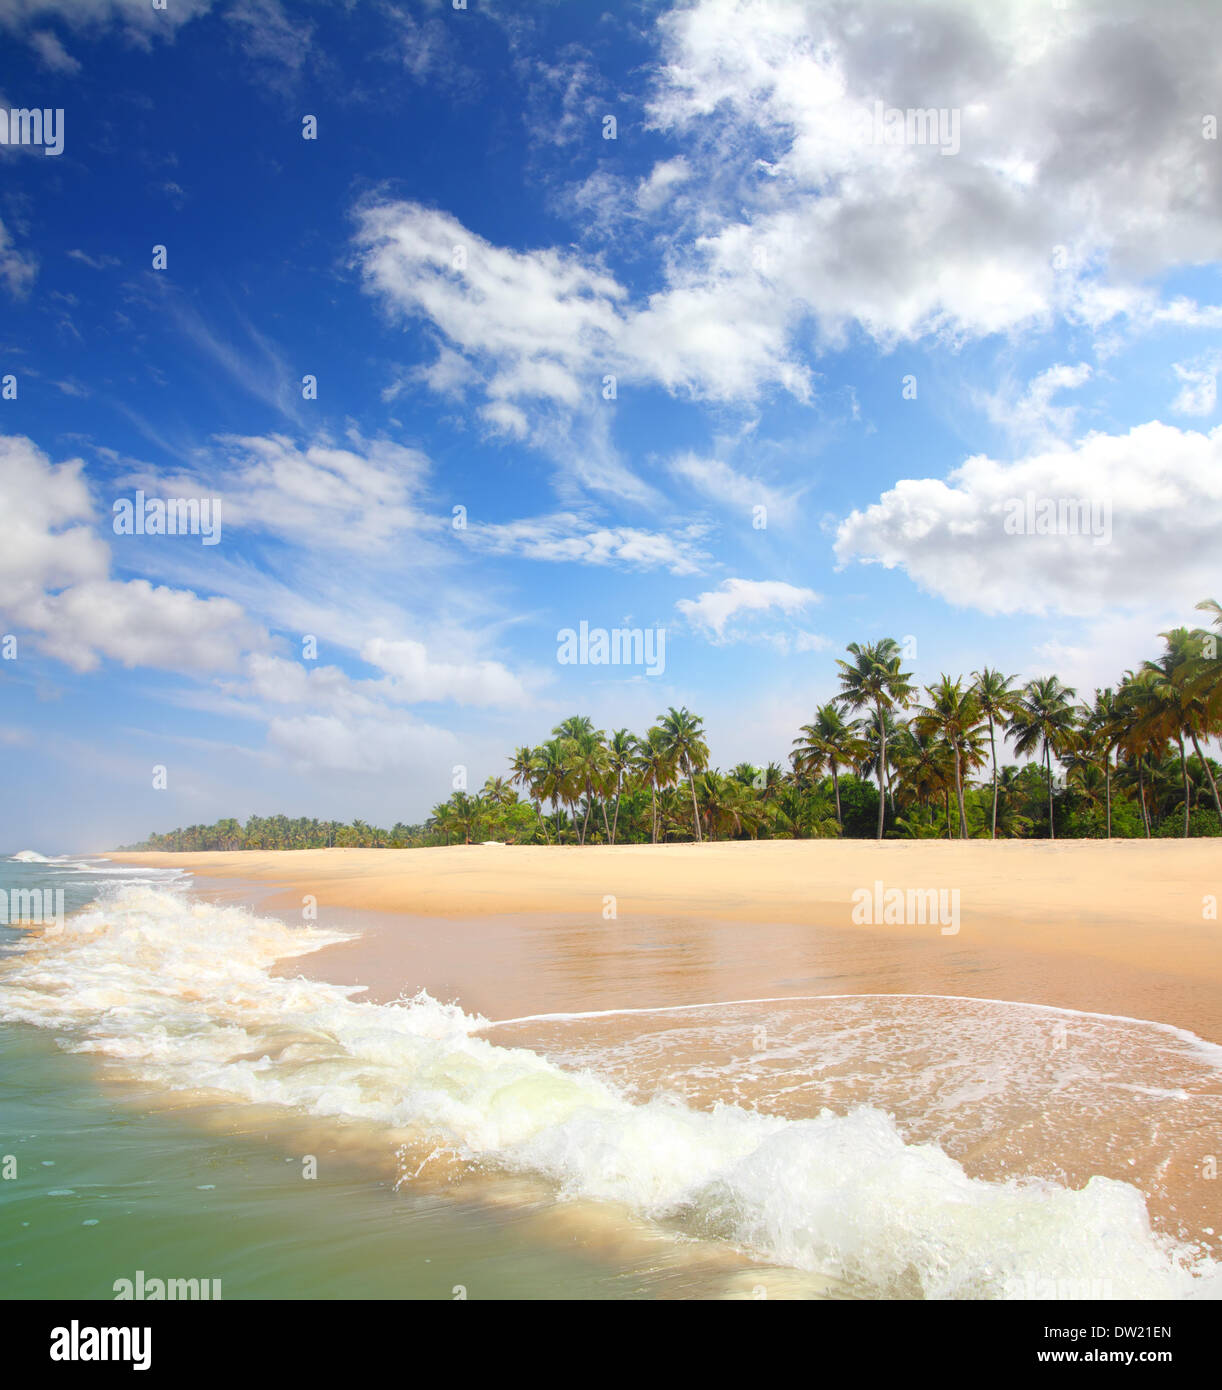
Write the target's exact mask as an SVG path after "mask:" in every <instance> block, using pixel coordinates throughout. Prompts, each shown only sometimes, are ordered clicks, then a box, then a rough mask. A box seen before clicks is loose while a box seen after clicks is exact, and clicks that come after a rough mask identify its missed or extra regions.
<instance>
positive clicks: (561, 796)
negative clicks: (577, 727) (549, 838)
mask: <svg viewBox="0 0 1222 1390" xmlns="http://www.w3.org/2000/svg"><path fill="white" fill-rule="evenodd" d="M534 763H535V788H536V795H537V796H538V797H539V799H540V800H541V801H550V802H551V803H552V811H553V813H554V815H555V817H556V843H557V844H559V843H560V833H561V832H560V803H561V802H562V801H564V800H565V799H566V798H567V795H568V789H569V779H570V771H569V761H568V749H567V748H566V746H565V741H564V740H563V739H559V738H553V739H549V740H548V742H546V743H543V744H540V746H539V747H538V748H536V749H535V757H534Z"/></svg>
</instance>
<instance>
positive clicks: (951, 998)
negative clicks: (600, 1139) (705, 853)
mask: <svg viewBox="0 0 1222 1390" xmlns="http://www.w3.org/2000/svg"><path fill="white" fill-rule="evenodd" d="M832 999H945V1000H947V1001H948V1002H950V1003H958V1004H1002V1005H1004V1006H1005V1007H1006V1008H1008V1009H1033V1010H1039V1011H1041V1012H1043V1013H1049V1014H1061V1015H1063V1016H1065V1017H1066V1018H1097V1019H1101V1020H1102V1021H1103V1022H1105V1023H1140V1024H1142V1025H1143V1026H1145V1027H1147V1028H1162V1029H1165V1030H1166V1031H1167V1032H1168V1033H1174V1034H1175V1036H1176V1037H1178V1038H1181V1039H1182V1040H1183V1041H1185V1042H1190V1043H1193V1044H1194V1045H1195V1046H1197V1047H1199V1048H1201V1049H1202V1050H1204V1051H1205V1052H1206V1053H1208V1054H1210V1055H1211V1056H1212V1055H1213V1054H1215V1053H1216V1054H1217V1056H1216V1057H1215V1058H1214V1060H1215V1061H1217V1062H1219V1063H1222V1044H1218V1043H1213V1042H1210V1041H1209V1040H1208V1039H1207V1038H1202V1037H1201V1036H1199V1034H1197V1033H1194V1032H1192V1031H1191V1029H1188V1028H1180V1027H1177V1026H1176V1024H1174V1023H1160V1022H1159V1021H1158V1019H1154V1018H1134V1017H1132V1015H1130V1014H1101V1013H1096V1012H1094V1011H1093V1010H1091V1009H1067V1008H1064V1007H1063V1006H1061V1005H1060V1004H1033V1003H1032V1002H1031V1001H1030V1000H1027V999H983V998H981V997H980V996H979V995H977V994H864V993H863V994H780V995H775V996H772V997H769V998H765V999H718V1000H714V1001H713V1002H711V1003H699V1004H660V1005H656V1006H654V1007H651V1008H645V1009H591V1010H589V1011H587V1012H585V1013H557V1014H523V1015H522V1017H521V1018H498V1019H494V1020H492V1021H488V1020H484V1021H483V1022H481V1023H480V1024H479V1026H478V1027H476V1028H474V1029H472V1030H471V1031H472V1032H474V1033H483V1032H486V1031H487V1030H488V1029H489V1028H508V1027H510V1026H511V1025H513V1024H515V1023H576V1022H579V1021H581V1020H582V1019H589V1018H616V1017H619V1016H622V1015H627V1014H685V1013H694V1012H695V1011H696V1010H697V1009H733V1008H736V1007H738V1006H739V1005H743V1004H810V1003H818V1002H819V1001H821V1000H832Z"/></svg>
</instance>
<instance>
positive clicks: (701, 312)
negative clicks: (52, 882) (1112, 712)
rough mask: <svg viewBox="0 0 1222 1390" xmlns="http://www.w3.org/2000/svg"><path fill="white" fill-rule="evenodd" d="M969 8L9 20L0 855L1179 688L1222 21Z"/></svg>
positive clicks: (274, 11) (67, 7) (1209, 452)
mask: <svg viewBox="0 0 1222 1390" xmlns="http://www.w3.org/2000/svg"><path fill="white" fill-rule="evenodd" d="M982 16H983V12H982V10H981V8H980V7H979V6H973V5H970V4H966V3H950V2H949V0H948V2H947V3H932V2H931V3H927V4H921V3H917V4H907V5H902V6H900V5H889V4H881V3H868V2H867V0H848V3H843V4H837V5H831V4H828V3H821V2H820V0H811V3H802V2H801V0H785V2H784V3H782V2H781V0H694V3H688V4H683V5H679V6H675V7H665V6H658V5H614V6H607V7H606V8H605V9H600V8H599V7H598V6H597V5H586V4H547V3H531V4H524V3H523V4H508V3H494V4H489V3H480V0H470V4H469V5H468V6H467V8H465V9H455V8H454V7H453V5H452V4H451V3H449V0H446V2H445V3H442V2H441V0H438V3H434V4H428V3H400V4H391V3H353V4H343V3H323V0H317V2H316V3H308V2H307V0H301V2H300V3H288V0H284V2H283V3H280V0H167V6H166V9H165V10H164V11H154V10H153V9H152V8H151V6H150V5H149V4H148V3H147V2H146V0H133V2H132V3H126V0H73V3H68V0H0V108H5V109H7V108H21V107H38V108H48V109H52V110H56V109H62V111H63V113H64V115H63V133H64V147H63V151H62V153H61V154H58V155H50V154H47V153H46V152H45V150H44V149H43V148H40V147H38V146H37V145H34V144H30V145H25V146H21V145H15V144H10V145H8V146H7V147H6V146H3V145H0V227H2V230H0V309H2V312H3V318H2V319H0V377H12V378H14V379H15V390H16V398H15V399H4V400H0V498H2V501H3V512H4V517H5V533H6V539H7V544H6V545H5V547H4V550H3V553H0V635H3V634H11V635H12V636H14V637H15V638H16V643H15V655H13V658H12V659H5V660H0V696H2V699H3V708H2V709H0V746H2V748H3V754H4V759H3V766H4V769H5V772H4V779H5V795H4V797H3V800H2V802H0V844H7V845H9V846H11V848H14V849H15V848H24V847H27V845H28V846H30V847H34V848H39V849H43V848H46V849H53V850H60V849H67V848H86V847H91V846H92V847H100V846H104V845H107V844H111V843H114V842H116V841H120V840H127V839H132V838H135V837H137V836H140V835H143V834H144V833H146V832H147V831H148V830H150V829H153V828H158V829H165V828H169V827H170V826H173V825H176V824H180V823H188V822H194V821H211V820H213V819H215V818H217V817H218V816H222V815H229V814H234V815H238V816H240V817H244V816H246V815H248V814H250V813H252V812H255V813H260V814H270V813H274V812H277V811H284V812H286V813H289V814H313V815H318V816H334V817H345V818H346V817H351V816H354V815H359V816H362V817H363V818H365V819H367V820H373V821H377V822H379V823H391V822H393V821H395V820H399V819H403V820H408V821H412V820H418V819H421V818H423V816H424V815H425V814H426V812H427V810H428V808H429V807H430V806H431V805H432V804H433V803H435V802H436V801H438V800H441V799H444V797H445V796H446V795H448V793H449V790H450V787H451V780H452V769H453V768H454V767H455V766H458V765H461V766H464V767H466V768H467V769H468V770H469V771H468V776H469V779H470V781H471V782H472V783H474V784H476V785H478V783H480V782H482V780H483V779H484V777H485V776H487V775H488V774H489V773H500V772H503V771H504V761H505V758H506V755H507V754H508V753H509V752H510V751H511V750H512V748H513V747H514V746H516V745H517V744H519V743H523V742H531V743H534V742H539V741H541V740H542V739H543V738H544V737H545V736H546V734H547V733H548V731H549V730H550V729H551V727H552V726H553V725H554V724H555V723H557V722H558V721H559V720H560V719H561V718H563V717H564V716H566V715H568V714H571V713H574V712H583V713H589V714H590V715H591V716H592V717H593V718H594V719H595V721H596V723H597V724H598V725H599V726H600V727H603V728H608V729H610V728H614V727H620V726H623V725H626V726H628V727H630V728H633V729H637V730H642V729H644V728H645V727H646V726H647V725H648V724H649V723H650V722H652V720H653V718H654V716H655V715H656V714H657V713H658V712H660V711H662V710H664V709H665V708H666V707H667V706H668V705H671V704H686V705H688V706H689V707H690V708H692V709H694V710H695V711H697V712H698V713H700V714H701V715H702V716H703V717H704V719H705V721H706V726H707V731H708V734H709V738H710V742H711V746H712V750H713V756H714V761H715V763H717V764H719V765H721V766H722V767H728V766H730V765H732V764H734V763H735V762H737V761H739V760H740V759H750V760H753V761H757V762H762V761H766V760H768V759H770V758H777V759H782V758H783V757H784V756H785V754H786V753H787V751H788V748H789V745H790V741H791V740H792V738H793V736H794V734H795V732H796V728H797V725H798V724H799V723H801V722H804V721H805V720H807V719H808V718H809V717H810V715H811V713H812V712H813V709H814V707H815V705H816V704H817V703H818V702H820V701H821V700H824V699H826V698H827V697H828V696H829V695H830V694H832V693H833V692H834V690H835V688H836V680H835V674H834V672H835V665H834V658H835V657H836V656H837V655H839V654H841V649H842V648H843V646H844V645H845V644H846V643H847V642H849V641H853V640H868V639H872V638H876V637H880V636H884V635H891V636H895V637H897V638H903V637H908V638H911V639H912V642H911V644H910V645H911V646H912V647H913V648H914V649H915V652H916V656H915V659H914V660H913V661H912V662H910V663H909V664H910V665H911V666H912V667H913V669H914V670H915V671H916V673H917V676H918V677H919V678H920V679H922V680H933V679H935V678H936V677H937V675H938V674H939V673H940V672H942V671H946V672H948V673H950V674H952V675H958V674H961V673H970V672H971V671H972V670H973V669H977V668H979V667H980V666H982V665H984V664H986V663H988V664H991V665H995V666H1000V667H1003V668H1004V669H1006V670H1007V671H1010V672H1014V673H1017V674H1019V675H1021V676H1024V677H1026V676H1031V675H1035V674H1042V673H1046V672H1048V671H1052V670H1055V671H1057V672H1058V673H1059V674H1061V675H1062V678H1063V679H1065V680H1067V681H1068V682H1069V683H1070V684H1073V685H1076V686H1078V687H1079V688H1080V689H1081V690H1082V691H1083V692H1084V693H1088V692H1089V690H1090V689H1092V688H1093V686H1094V685H1095V684H1102V683H1108V682H1110V681H1113V680H1115V679H1116V678H1117V677H1118V676H1119V674H1120V673H1121V672H1122V671H1123V669H1124V668H1125V667H1126V666H1132V665H1134V664H1136V663H1137V662H1139V661H1140V660H1141V659H1142V658H1143V657H1144V656H1147V655H1153V654H1155V652H1156V651H1157V649H1158V642H1157V638H1156V636H1155V634H1156V633H1157V632H1158V630H1159V629H1160V628H1164V627H1167V626H1169V625H1171V624H1173V623H1182V622H1191V621H1193V619H1194V617H1195V615H1194V613H1193V608H1192V606H1193V604H1194V603H1195V602H1196V601H1197V600H1198V599H1200V598H1202V597H1205V596H1206V595H1207V594H1210V593H1216V592H1217V590H1218V588H1219V584H1218V581H1217V574H1218V564H1217V555H1218V546H1219V543H1220V541H1222V466H1220V465H1222V431H1219V424H1218V412H1217V401H1216V379H1217V374H1218V371H1219V369H1220V368H1222V348H1220V339H1219V328H1220V327H1222V283H1220V280H1219V273H1218V270H1219V266H1218V263H1219V259H1220V257H1222V165H1220V161H1219V154H1218V150H1219V145H1218V142H1217V140H1216V139H1215V138H1212V136H1211V126H1210V118H1211V117H1216V115H1217V114H1219V113H1218V111H1217V105H1218V100H1219V98H1218V94H1219V92H1220V91H1222V84H1220V82H1219V79H1220V78H1222V56H1220V55H1222V50H1220V49H1219V46H1218V44H1217V42H1216V38H1217V20H1216V18H1212V17H1211V16H1210V10H1209V7H1208V6H1205V5H1196V4H1188V3H1180V4H1160V5H1157V6H1155V5H1151V4H1137V3H1121V4H1114V3H1110V4H1107V5H1091V4H1075V3H1060V4H1058V3H1052V0H1049V3H1048V4H1046V5H1045V4H1041V3H1037V2H1036V0H1030V3H1027V2H1024V3H1022V4H1017V3H1015V4H1000V3H999V4H997V5H995V6H990V7H989V11H988V22H987V24H986V23H985V22H984V20H983V17H982ZM876 102H882V103H883V104H884V108H890V109H896V110H899V111H901V112H903V113H906V112H908V111H910V110H913V109H917V108H919V109H921V110H934V111H938V112H941V113H946V114H947V116H948V117H949V115H950V114H952V113H953V119H954V121H955V123H956V126H955V128H956V130H957V132H958V134H957V139H956V141H955V146H956V147H955V148H954V150H953V151H952V150H951V149H950V148H949V147H948V146H947V145H946V142H943V144H942V145H938V144H934V145H930V144H927V143H926V144H920V143H917V142H916V141H915V140H914V141H907V140H906V141H905V142H903V143H896V144H883V143H878V142H876V141H872V140H869V139H863V138H862V135H861V129H862V128H861V127H860V126H859V125H857V126H855V125H854V121H855V119H856V118H857V116H858V113H860V112H862V111H867V112H872V111H873V110H874V105H875V103H876ZM307 116H313V117H315V118H316V120H317V139H314V140H307V139H303V121H304V119H305V118H306V117H307ZM608 117H614V122H615V128H614V135H615V138H614V139H608V138H605V137H606V135H607V134H608V133H610V126H609V123H608V121H607V118H608ZM154 246H164V247H165V248H166V265H165V267H164V268H163V269H154V267H153V248H154ZM307 375H309V376H313V377H314V378H316V381H317V398H316V399H306V398H304V397H303V387H302V381H303V378H304V377H306V376H307ZM608 377H613V378H614V398H613V399H607V398H606V397H607V394H608V390H607V387H606V381H607V378H608ZM906 382H907V383H908V389H907V390H905V383H906ZM914 387H915V396H914V389H913V388H914ZM138 489H140V490H143V491H144V492H145V494H146V495H147V496H149V497H159V498H204V499H211V498H219V499H220V500H221V503H222V533H221V540H220V543H219V544H216V545H211V546H205V545H203V544H202V541H201V538H200V537H199V536H191V535H176V536H148V535H145V536H130V535H116V534H115V532H114V528H113V525H112V521H113V512H112V508H113V504H114V502H115V501H116V499H120V498H134V497H135V495H136V492H137V490H138ZM1027 493H1032V494H1034V495H1035V496H1037V497H1051V498H1064V497H1070V498H1082V499H1092V500H1094V501H1096V502H1098V503H1100V504H1102V503H1106V505H1107V508H1108V518H1109V526H1108V534H1107V536H1106V538H1099V537H1083V536H1080V535H1078V536H1075V535H1049V536H1031V535H1019V536H1014V535H1007V534H1005V533H1004V532H1003V528H1002V526H1001V523H1000V517H1001V515H1002V512H1003V510H1004V506H1005V503H1006V501H1007V499H1009V498H1012V497H1015V496H1024V495H1026V494H1027ZM456 507H457V508H463V509H465V513H464V514H463V515H465V521H466V525H465V527H462V528H461V529H459V528H456V527H455V525H454V517H455V508H456ZM760 507H763V508H765V513H761V512H760V511H759V510H758V509H759V508H760ZM761 519H764V520H766V524H765V525H763V526H761V525H760V524H759V523H760V521H761ZM583 621H584V622H586V623H588V624H589V625H590V627H592V628H598V627H603V628H607V629H611V628H615V627H620V626H630V627H641V628H660V629H664V630H665V632H666V648H665V658H666V660H665V670H664V671H663V672H662V673H660V674H656V675H650V674H647V673H646V671H645V670H644V669H643V668H641V667H632V666H620V667H612V666H597V665H562V664H560V663H558V661H557V633H558V631H559V630H561V629H564V628H570V627H571V628H576V627H578V625H579V624H580V623H581V622H583ZM307 636H312V637H313V638H314V639H315V641H316V646H317V656H316V658H312V659H303V650H304V648H303V642H304V639H305V638H306V637H307ZM155 766H164V767H165V768H166V774H167V780H168V786H167V787H166V788H165V789H154V787H153V768H154V767H155ZM18 841H20V842H21V843H20V844H18V843H17V842H18Z"/></svg>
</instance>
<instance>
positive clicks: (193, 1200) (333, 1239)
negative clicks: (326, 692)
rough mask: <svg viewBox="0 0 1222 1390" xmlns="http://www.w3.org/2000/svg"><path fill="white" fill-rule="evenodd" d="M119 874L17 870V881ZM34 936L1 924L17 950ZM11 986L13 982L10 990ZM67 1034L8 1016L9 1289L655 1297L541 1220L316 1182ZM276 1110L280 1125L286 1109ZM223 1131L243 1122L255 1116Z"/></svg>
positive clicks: (5, 1217) (320, 1156)
mask: <svg viewBox="0 0 1222 1390" xmlns="http://www.w3.org/2000/svg"><path fill="white" fill-rule="evenodd" d="M104 883H105V880H104V879H102V878H100V877H99V878H91V877H89V876H88V875H83V874H82V873H81V872H80V871H76V872H75V873H68V872H65V871H61V870H58V869H56V868H55V867H54V866H44V865H14V864H11V863H0V888H4V889H8V888H10V887H41V886H44V885H47V886H51V887H52V888H55V887H57V886H58V887H61V888H63V889H64V890H65V904H66V911H69V912H70V911H73V910H77V909H79V908H81V907H83V906H84V905H85V904H86V903H87V902H89V901H91V900H92V899H93V897H94V896H95V894H96V893H97V891H98V890H99V887H100V886H102V885H103V884H104ZM20 939H21V933H20V932H18V931H15V930H13V929H12V928H9V927H4V926H0V951H3V950H4V948H5V945H6V944H7V945H8V946H9V947H11V946H12V944H13V943H14V942H16V941H19V940H20ZM0 988H2V986H0ZM71 1041H72V1040H71V1039H68V1038H64V1037H61V1038H59V1039H57V1037H56V1034H55V1032H54V1031H52V1030H47V1029H41V1028H36V1027H31V1026H29V1025H27V1024H19V1023H18V1024H14V1023H0V1171H4V1170H5V1168H6V1167H7V1168H8V1170H10V1171H12V1170H14V1169H15V1172H14V1175H13V1176H12V1177H9V1178H5V1179H0V1299H61V1298H62V1299H113V1298H114V1297H115V1289H114V1285H115V1283H116V1281H118V1280H121V1279H125V1278H126V1279H133V1280H134V1278H135V1276H136V1272H137V1271H138V1270H143V1271H144V1272H145V1275H146V1277H158V1278H163V1279H165V1278H183V1279H190V1278H196V1279H200V1280H204V1279H208V1280H214V1279H219V1280H220V1281H221V1294H222V1297H223V1298H225V1299H239V1298H241V1299H277V1298H340V1299H454V1298H458V1297H466V1298H469V1299H476V1298H497V1299H506V1298H507V1299H544V1298H574V1299H586V1298H590V1299H594V1298H597V1299H606V1298H631V1297H641V1296H646V1297H648V1296H651V1294H652V1293H654V1292H656V1291H657V1289H656V1285H657V1281H656V1280H654V1279H651V1276H650V1275H649V1274H648V1272H643V1271H639V1270H636V1269H634V1268H633V1267H632V1266H630V1265H627V1266H625V1265H623V1264H619V1263H616V1262H611V1263H610V1264H609V1263H608V1262H607V1260H606V1259H605V1258H600V1259H597V1260H596V1259H594V1258H588V1257H586V1256H584V1255H583V1254H582V1253H581V1252H580V1251H577V1250H574V1251H566V1250H557V1249H555V1248H554V1247H551V1246H548V1245H541V1244H540V1243H539V1242H538V1241H537V1240H534V1239H532V1238H531V1237H530V1236H529V1234H528V1233H527V1232H526V1231H524V1229H523V1222H524V1219H525V1217H526V1215H527V1213H524V1212H521V1211H519V1212H499V1211H498V1212H490V1211H488V1210H487V1209H485V1208H478V1209H477V1208H472V1207H469V1206H465V1205H464V1204H463V1203H462V1202H460V1201H455V1200H452V1199H449V1198H447V1197H444V1196H436V1195H420V1194H418V1193H415V1192H413V1191H411V1190H410V1188H403V1187H400V1188H399V1189H398V1190H395V1186H394V1184H393V1182H392V1181H390V1180H389V1179H386V1180H379V1179H378V1178H376V1177H373V1176H371V1174H370V1172H369V1170H368V1168H367V1167H366V1166H365V1165H363V1164H358V1163H354V1162H351V1161H348V1160H346V1159H345V1157H344V1155H343V1154H342V1153H338V1152H328V1151H327V1150H326V1149H325V1148H321V1147H320V1146H317V1145H316V1146H315V1147H319V1152H317V1153H316V1154H315V1155H314V1157H315V1158H316V1159H317V1174H318V1175H317V1177H315V1178H305V1177H303V1164H302V1155H301V1154H300V1153H294V1152H289V1151H288V1147H287V1145H286V1142H285V1141H286V1139H287V1138H288V1135H287V1134H286V1133H285V1131H284V1130H283V1129H282V1128H278V1127H276V1126H274V1125H273V1126H271V1127H269V1128H267V1129H266V1130H263V1131H254V1132H250V1131H249V1125H248V1124H243V1125H242V1129H243V1131H245V1132H232V1133H225V1132H221V1133H216V1132H211V1130H212V1128H213V1127H215V1126H216V1124H217V1117H216V1113H215V1112H213V1113H210V1114H209V1115H208V1116H207V1119H208V1122H209V1123H208V1127H205V1126H204V1124H203V1123H202V1122H201V1121H202V1118H203V1117H201V1116H199V1115H193V1114H190V1113H186V1114H184V1113H179V1112H176V1111H173V1110H166V1109H165V1108H164V1104H163V1101H164V1096H163V1095H162V1094H161V1093H160V1092H159V1091H158V1090H157V1089H156V1088H153V1087H141V1086H140V1085H138V1084H133V1083H130V1082H117V1081H115V1080H113V1079H111V1078H109V1077H107V1076H106V1075H105V1073H104V1070H103V1067H102V1065H101V1064H99V1062H98V1061H97V1060H96V1059H94V1058H92V1057H90V1056H87V1055H80V1054H77V1053H73V1052H71V1051H68V1050H65V1046H63V1045H61V1044H70V1042H71ZM273 1118H274V1117H273ZM221 1126H222V1129H224V1128H226V1127H227V1128H229V1129H230V1130H234V1131H236V1130H237V1129H238V1123H237V1122H234V1123H230V1124H229V1125H228V1126H226V1125H225V1122H224V1119H222V1120H221Z"/></svg>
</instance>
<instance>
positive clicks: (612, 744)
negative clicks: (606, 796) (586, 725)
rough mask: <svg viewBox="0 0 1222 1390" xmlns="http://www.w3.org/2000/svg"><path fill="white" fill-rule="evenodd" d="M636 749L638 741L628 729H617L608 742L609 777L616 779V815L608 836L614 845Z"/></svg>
mask: <svg viewBox="0 0 1222 1390" xmlns="http://www.w3.org/2000/svg"><path fill="white" fill-rule="evenodd" d="M635 749H636V739H635V738H634V737H633V736H632V735H631V734H630V733H629V732H628V730H627V729H616V730H615V732H614V733H613V734H612V735H611V737H610V738H609V739H608V740H607V776H608V777H610V778H612V779H614V784H615V815H614V817H613V818H612V821H611V829H610V831H609V834H608V838H609V839H610V841H611V843H612V844H614V843H615V836H616V832H617V830H618V829H619V803H620V795H621V793H622V792H623V789H624V778H625V777H627V776H628V774H629V773H630V772H631V771H632V760H633V755H634V752H635ZM604 809H605V808H604Z"/></svg>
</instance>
